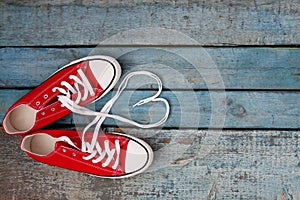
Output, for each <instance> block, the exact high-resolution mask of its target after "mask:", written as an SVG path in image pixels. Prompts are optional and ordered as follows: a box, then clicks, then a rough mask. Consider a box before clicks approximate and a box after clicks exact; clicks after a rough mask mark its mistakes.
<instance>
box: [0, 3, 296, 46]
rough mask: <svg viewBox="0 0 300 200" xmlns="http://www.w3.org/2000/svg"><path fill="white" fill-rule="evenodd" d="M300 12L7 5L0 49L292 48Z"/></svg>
mask: <svg viewBox="0 0 300 200" xmlns="http://www.w3.org/2000/svg"><path fill="white" fill-rule="evenodd" d="M299 8H300V4H299V1H297V0H292V1H289V0H284V1H276V0H271V1H269V0H268V1H267V0H264V1H259V2H257V1H255V2H249V1H246V0H243V1H239V2H233V1H229V0H226V1H222V2H220V1H209V2H207V1H202V2H199V1H176V2H174V1H172V2H171V1H168V2H160V3H157V2H153V1H148V0H147V1H142V2H140V1H130V2H129V3H127V2H124V1H113V2H111V1H101V3H97V1H94V3H90V2H88V1H80V2H78V1H67V2H62V1H53V2H52V1H51V3H49V1H46V3H45V2H43V3H40V2H32V1H18V2H16V1H10V0H7V1H2V3H1V6H0V9H1V22H0V27H1V29H0V31H1V32H0V45H1V46H28V45H34V46H37V45H38V46H40V45H91V44H99V43H101V42H103V41H104V43H105V44H122V45H123V44H126V45H127V44H130V45H132V44H150V45H162V44H166V45H169V44H172V45H178V44H179V45H182V44H183V45H189V44H195V43H196V44H199V45H282V44H283V45H291V44H299V43H300V39H299V38H300V35H299V34H300V33H299V29H300V25H299V24H300V23H299V21H300V15H299ZM20 19H22V20H20ZM167 29H173V31H170V30H167ZM115 34H117V35H115ZM113 35H115V36H114V37H112V36H113ZM108 38H109V39H108Z"/></svg>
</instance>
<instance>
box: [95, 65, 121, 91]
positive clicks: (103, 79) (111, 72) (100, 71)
mask: <svg viewBox="0 0 300 200" xmlns="http://www.w3.org/2000/svg"><path fill="white" fill-rule="evenodd" d="M89 65H90V69H91V71H92V72H93V74H94V76H95V78H96V79H97V81H98V83H99V84H100V86H101V87H102V89H103V90H105V89H106V88H107V87H108V86H109V85H110V84H111V82H112V81H113V79H114V78H115V76H116V68H115V67H114V66H113V65H112V64H111V63H110V62H108V61H106V60H91V61H89Z"/></svg>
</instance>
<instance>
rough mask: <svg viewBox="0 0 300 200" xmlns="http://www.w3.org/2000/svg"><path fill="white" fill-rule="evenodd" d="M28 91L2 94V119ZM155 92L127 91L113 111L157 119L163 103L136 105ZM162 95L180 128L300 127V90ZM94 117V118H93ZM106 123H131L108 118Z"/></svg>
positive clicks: (72, 120) (71, 119)
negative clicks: (135, 105) (10, 107)
mask: <svg viewBox="0 0 300 200" xmlns="http://www.w3.org/2000/svg"><path fill="white" fill-rule="evenodd" d="M27 92H28V90H2V91H1V93H0V99H1V102H0V105H1V106H0V119H2V118H3V116H4V114H5V112H6V110H7V109H8V107H9V106H10V105H12V104H13V103H14V102H15V101H16V100H17V99H18V98H20V97H21V96H22V95H24V94H25V93H27ZM112 93H113V92H111V93H109V94H108V95H106V96H105V97H104V98H103V99H102V100H99V101H98V102H96V104H95V105H92V106H91V109H96V110H100V108H102V106H103V105H104V104H105V102H107V101H108V100H109V99H110V98H111V97H112ZM153 93H154V91H148V90H138V91H124V92H123V94H122V95H121V97H120V99H119V100H118V101H117V102H116V103H115V105H114V106H113V108H112V110H111V113H113V114H117V115H121V116H124V117H127V118H131V119H134V120H137V121H139V122H140V123H150V122H156V121H158V120H159V119H160V118H162V117H163V116H164V114H165V108H164V106H163V105H162V104H160V103H149V104H148V105H143V106H140V107H136V108H133V107H132V105H133V104H135V103H136V102H138V101H139V100H141V99H143V98H146V97H149V96H152V95H153ZM161 97H164V98H166V99H168V101H169V103H170V105H171V113H170V117H169V119H168V121H167V122H166V123H165V126H166V127H172V128H174V127H175V128H178V127H179V128H181V127H193V128H198V127H200V128H208V127H209V128H217V127H219V128H220V127H221V128H223V127H224V128H294V129H295V128H300V118H299V114H300V101H299V98H300V92H263V91H261V92H249V91H236V92H226V93H222V92H209V91H196V92H194V91H163V92H162V94H161ZM90 119H91V118H90ZM88 120H89V118H87V117H85V116H79V115H71V116H68V117H66V118H64V119H62V120H60V121H58V122H57V123H58V124H68V125H70V124H73V125H74V124H75V125H78V126H81V125H82V124H86V123H88ZM104 124H105V125H107V126H115V125H120V126H128V124H124V123H121V122H115V121H114V120H112V119H107V120H106V121H105V123H104Z"/></svg>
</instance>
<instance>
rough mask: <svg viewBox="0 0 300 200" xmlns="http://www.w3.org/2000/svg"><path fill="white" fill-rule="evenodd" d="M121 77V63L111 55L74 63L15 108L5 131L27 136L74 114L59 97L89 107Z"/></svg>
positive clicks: (8, 119)
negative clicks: (88, 105) (88, 104)
mask: <svg viewBox="0 0 300 200" xmlns="http://www.w3.org/2000/svg"><path fill="white" fill-rule="evenodd" d="M120 75H121V67H120V65H119V63H118V62H117V61H116V60H115V59H114V58H111V57H108V56H89V57H85V58H82V59H79V60H76V61H73V62H71V63H69V64H68V65H66V66H64V67H62V68H61V69H59V70H58V71H56V72H55V73H54V74H53V75H52V76H51V77H50V78H48V79H47V80H46V81H45V82H43V83H42V84H41V85H39V86H38V87H36V88H35V89H34V90H32V91H31V92H29V93H28V94H26V95H25V96H24V97H22V98H21V99H19V100H18V101H17V102H16V103H15V104H14V105H12V106H11V107H10V108H9V110H8V112H7V113H6V115H5V116H4V119H3V127H4V130H5V131H6V132H7V133H8V134H25V133H28V132H31V131H33V130H37V129H39V128H41V127H43V126H45V125H48V124H50V123H52V122H54V121H55V120H57V119H59V118H61V117H64V116H65V115H67V114H69V113H70V112H71V111H70V110H69V109H67V108H66V107H63V106H62V105H61V102H60V101H58V97H59V96H67V97H68V98H70V99H72V100H73V101H75V103H76V104H78V105H81V106H83V105H86V104H87V103H90V102H93V101H96V100H98V99H99V98H101V97H103V96H104V95H105V94H106V93H107V92H109V91H110V90H111V89H112V88H113V87H114V86H115V84H116V83H117V82H118V80H119V78H120Z"/></svg>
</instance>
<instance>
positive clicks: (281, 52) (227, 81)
mask: <svg viewBox="0 0 300 200" xmlns="http://www.w3.org/2000/svg"><path fill="white" fill-rule="evenodd" d="M95 54H104V55H110V56H113V57H117V58H118V60H119V62H120V63H121V66H122V69H123V74H126V73H128V72H129V71H133V70H148V71H152V72H154V73H156V74H158V75H159V76H160V77H161V79H162V81H163V83H164V86H165V87H166V88H170V89H174V88H177V89H207V88H209V89H224V87H225V88H226V89H275V90H287V89H288V90H291V89H292V90H293V89H299V88H300V64H299V63H300V49H298V48H294V49H288V48H274V49H273V48H199V47H197V48H184V47H181V48H149V47H148V48H125V47H124V48H120V47H115V48H108V47H102V48H100V47H99V48H67V49H61V48H2V49H0V55H1V56H0V58H1V59H0V63H1V64H0V70H1V73H0V87H3V88H15V87H17V88H21V87H35V86H37V85H38V84H40V83H41V82H43V81H44V80H45V79H46V78H47V77H48V76H49V75H51V74H52V73H53V72H54V71H56V70H57V69H58V68H59V67H62V66H63V65H65V64H67V63H68V62H70V61H72V60H75V59H78V58H81V57H84V56H87V55H95ZM190 55H193V56H194V57H193V59H191V58H190V57H189V56H190ZM211 63H212V64H211ZM12 72H13V73H12ZM143 79H144V77H143ZM210 79H213V82H217V81H222V82H223V83H224V85H223V84H209V83H210ZM218 79H219V80H218ZM135 82H138V83H141V79H139V80H137V79H135ZM132 86H134V85H132ZM139 86H140V85H139ZM142 87H145V86H142ZM151 87H156V86H151ZM133 88H134V87H133Z"/></svg>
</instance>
